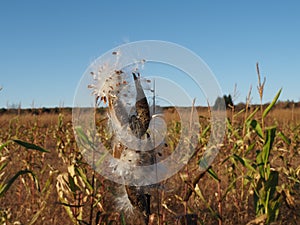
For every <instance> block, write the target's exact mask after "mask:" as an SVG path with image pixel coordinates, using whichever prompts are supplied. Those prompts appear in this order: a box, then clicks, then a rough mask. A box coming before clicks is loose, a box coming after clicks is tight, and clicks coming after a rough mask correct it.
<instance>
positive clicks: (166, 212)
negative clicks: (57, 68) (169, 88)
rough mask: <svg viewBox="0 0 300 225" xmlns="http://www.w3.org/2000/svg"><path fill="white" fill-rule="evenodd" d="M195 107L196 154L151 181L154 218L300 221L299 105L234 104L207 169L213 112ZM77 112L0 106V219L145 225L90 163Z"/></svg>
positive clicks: (172, 128) (176, 131)
mask: <svg viewBox="0 0 300 225" xmlns="http://www.w3.org/2000/svg"><path fill="white" fill-rule="evenodd" d="M256 108H257V111H255V109H256ZM241 110H242V111H241ZM198 113H199V121H200V123H201V132H200V136H199V143H198V146H197V148H196V152H195V154H194V156H193V157H192V158H191V160H190V161H189V163H188V164H187V166H186V167H184V168H183V169H182V170H181V171H180V172H179V173H178V174H176V175H174V176H173V177H171V178H169V179H168V180H165V181H163V182H162V183H161V184H160V185H158V186H155V187H153V195H152V196H151V203H152V204H151V213H152V215H151V217H150V224H219V225H221V224H268V223H269V224H299V221H300V146H299V145H300V107H298V105H297V104H292V105H289V104H284V103H280V104H277V105H275V106H274V107H273V108H272V109H271V110H270V111H268V108H267V106H264V107H263V108H260V106H249V107H247V108H245V107H239V108H235V109H229V110H228V112H227V117H228V120H227V128H226V135H225V138H224V143H223V145H222V146H221V148H220V152H219V154H218V156H217V157H216V159H215V160H214V162H213V164H212V165H211V167H209V168H208V169H207V170H206V171H204V172H199V171H198V161H199V159H200V158H201V156H202V154H203V151H204V149H205V145H206V143H207V142H208V138H209V135H210V126H209V112H208V110H207V109H206V108H201V109H200V108H199V109H198ZM104 117H105V112H104V111H99V112H98V117H97V121H98V122H97V123H98V130H99V134H100V135H101V137H102V139H103V141H109V134H108V133H107V129H106V127H105V125H103V124H104V123H103V118H104ZM164 117H165V120H166V121H167V124H168V138H167V140H166V141H167V146H166V149H165V151H164V154H166V155H168V154H170V153H171V152H172V151H173V149H174V147H175V146H176V144H177V143H178V139H179V138H180V122H179V121H178V115H177V114H176V112H175V110H174V109H172V108H169V109H165V110H164ZM71 118H72V114H71V111H70V110H68V109H56V110H47V109H40V110H34V111H29V110H27V111H26V110H19V111H18V110H15V111H13V110H11V111H2V112H1V114H0V145H1V147H0V224H65V225H66V224H91V225H92V224H143V223H142V222H140V219H139V215H138V213H135V216H130V215H128V213H123V212H119V211H118V210H117V203H116V201H115V199H116V198H117V197H118V194H119V193H118V185H117V184H114V183H112V182H111V181H108V180H106V179H105V178H103V177H101V176H100V175H98V174H97V173H94V172H93V171H92V170H91V168H90V166H89V165H87V164H85V162H84V159H83V158H82V156H81V153H80V152H79V151H78V148H77V145H76V142H75V140H74V133H73V127H72V122H71ZM16 140H21V141H22V142H19V141H16ZM28 143H31V144H34V145H29V144H28ZM38 146H39V147H41V148H39V147H38ZM43 150H47V151H48V152H43ZM132 221H133V222H132ZM186 221H188V222H186Z"/></svg>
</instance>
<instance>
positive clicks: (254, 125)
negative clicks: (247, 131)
mask: <svg viewBox="0 0 300 225" xmlns="http://www.w3.org/2000/svg"><path fill="white" fill-rule="evenodd" d="M250 125H251V127H252V128H253V129H254V131H255V133H256V134H257V135H258V136H259V137H260V138H263V136H264V134H263V130H262V128H261V126H260V124H259V123H258V122H257V120H251V122H250Z"/></svg>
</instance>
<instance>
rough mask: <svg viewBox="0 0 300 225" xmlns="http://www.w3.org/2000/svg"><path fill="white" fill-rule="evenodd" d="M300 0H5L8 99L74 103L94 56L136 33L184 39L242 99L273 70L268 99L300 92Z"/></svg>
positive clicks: (2, 21)
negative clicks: (279, 94)
mask: <svg viewBox="0 0 300 225" xmlns="http://www.w3.org/2000/svg"><path fill="white" fill-rule="evenodd" d="M299 11H300V2H299V1H285V2H283V1H208V0H207V1H186V2H183V1H141V0H139V1H75V0H74V1H67V0H62V1H40V0H39V1H37V0H36V1H33V0H28V1H16V0H12V1H1V2H0V37H1V38H0V86H1V87H3V89H2V90H1V91H0V107H6V106H8V105H13V104H19V103H21V105H22V107H31V106H32V105H33V104H34V106H35V107H55V106H72V103H73V97H74V93H75V90H76V87H77V84H78V82H79V80H80V78H81V76H82V74H83V73H84V71H85V70H86V68H87V67H88V66H89V64H90V63H91V62H92V61H93V60H94V59H96V58H97V57H99V56H100V55H102V54H103V53H105V52H106V51H108V50H110V49H112V48H114V47H117V46H118V45H120V44H124V43H127V42H131V41H139V40H163V41H170V42H174V43H176V44H179V45H182V46H184V47H186V48H188V49H190V50H192V51H193V52H195V53H196V54H197V55H199V56H200V57H201V58H202V59H203V60H204V61H205V62H206V63H207V64H208V66H209V67H210V69H211V70H212V71H213V73H214V74H215V76H216V78H217V80H218V81H219V83H220V85H221V88H222V91H223V93H225V94H228V93H232V92H233V89H234V85H235V83H236V84H237V89H238V92H239V97H238V98H237V99H236V102H237V103H238V102H240V101H244V100H245V98H246V95H247V93H248V90H249V87H250V85H251V84H252V86H253V91H252V93H253V95H252V97H253V103H258V102H259V98H258V94H257V91H256V85H257V75H256V67H255V64H256V62H259V63H260V70H261V74H262V75H263V76H266V78H267V81H266V85H265V96H264V102H268V101H271V100H272V98H273V96H274V95H275V94H276V92H277V91H278V90H279V89H280V88H281V87H282V88H283V92H282V95H281V98H280V99H281V100H287V99H289V100H295V101H299V100H300V92H299V87H298V85H299V81H300V77H299V76H300V29H299V27H300V14H299Z"/></svg>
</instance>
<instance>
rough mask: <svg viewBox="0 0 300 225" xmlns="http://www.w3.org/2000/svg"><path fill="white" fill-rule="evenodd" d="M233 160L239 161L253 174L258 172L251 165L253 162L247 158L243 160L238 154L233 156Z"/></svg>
mask: <svg viewBox="0 0 300 225" xmlns="http://www.w3.org/2000/svg"><path fill="white" fill-rule="evenodd" d="M233 158H234V159H235V160H238V161H239V162H240V163H241V164H242V165H243V166H244V167H246V168H247V169H249V170H251V171H252V172H256V170H255V168H254V167H253V166H252V165H251V161H250V160H249V159H247V158H242V157H240V156H238V155H237V154H233Z"/></svg>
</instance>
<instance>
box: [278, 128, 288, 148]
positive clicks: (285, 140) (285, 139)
mask: <svg viewBox="0 0 300 225" xmlns="http://www.w3.org/2000/svg"><path fill="white" fill-rule="evenodd" d="M278 136H279V137H280V138H281V139H282V140H283V141H284V142H285V143H286V144H288V145H290V144H291V139H289V138H288V137H287V136H285V135H284V134H283V133H282V132H281V131H279V132H278Z"/></svg>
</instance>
